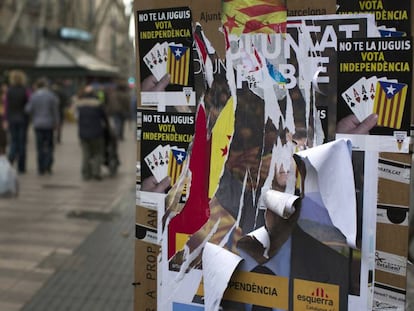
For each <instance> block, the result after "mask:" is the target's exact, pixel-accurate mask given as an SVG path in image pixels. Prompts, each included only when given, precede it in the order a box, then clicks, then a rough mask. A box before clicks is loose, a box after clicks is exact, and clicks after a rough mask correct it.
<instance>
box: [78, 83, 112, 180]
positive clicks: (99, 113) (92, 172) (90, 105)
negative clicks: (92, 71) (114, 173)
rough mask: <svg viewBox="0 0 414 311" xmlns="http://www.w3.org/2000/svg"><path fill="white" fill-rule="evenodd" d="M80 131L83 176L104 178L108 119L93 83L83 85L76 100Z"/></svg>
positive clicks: (97, 178) (86, 177) (85, 178)
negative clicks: (102, 172)
mask: <svg viewBox="0 0 414 311" xmlns="http://www.w3.org/2000/svg"><path fill="white" fill-rule="evenodd" d="M76 107H77V114H78V133H79V138H80V143H81V147H82V167H81V172H82V178H83V179H84V180H89V179H92V178H93V179H96V180H100V179H102V176H101V166H102V164H103V156H104V146H105V145H104V133H105V128H107V127H108V119H107V116H106V114H105V111H104V108H103V106H102V104H101V102H100V100H99V98H98V96H97V94H96V93H95V92H94V90H93V87H92V86H91V85H87V86H85V87H83V88H82V89H81V91H80V93H79V95H78V98H77V100H76Z"/></svg>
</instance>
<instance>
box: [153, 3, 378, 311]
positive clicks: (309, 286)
mask: <svg viewBox="0 0 414 311" xmlns="http://www.w3.org/2000/svg"><path fill="white" fill-rule="evenodd" d="M266 3H268V2H267V1H226V6H229V7H227V9H229V11H226V6H225V7H224V8H223V10H224V11H223V15H222V16H223V25H224V26H223V28H222V33H223V36H224V42H225V44H226V58H225V61H224V62H218V61H217V59H218V55H217V54H216V52H215V49H214V47H212V46H211V44H210V41H209V40H208V38H206V36H205V35H204V32H203V29H202V25H200V24H198V23H197V22H195V31H194V34H193V35H194V41H195V43H196V48H197V55H196V56H195V57H196V59H195V62H196V63H197V64H198V65H199V66H200V67H199V68H198V69H200V74H198V75H197V77H196V79H199V78H202V79H200V80H202V81H199V80H197V81H198V82H200V83H199V84H197V85H198V87H197V89H196V99H197V116H196V120H197V121H196V130H195V135H194V143H193V144H192V145H191V146H190V148H189V153H188V162H187V163H188V165H186V166H185V167H184V169H183V171H182V173H181V175H180V177H179V179H178V181H177V183H176V185H174V186H173V187H172V188H171V189H170V191H169V193H168V194H167V197H166V209H165V210H162V211H159V216H160V215H162V216H160V217H162V219H163V220H162V222H161V223H160V227H159V232H161V233H162V240H161V244H162V248H161V251H162V254H161V257H160V268H159V272H160V278H159V297H158V299H159V300H158V302H159V304H158V305H159V309H160V310H199V309H203V308H204V306H209V308H211V309H209V311H210V310H211V311H214V310H219V309H220V308H222V309H223V310H231V309H233V310H234V309H236V310H240V308H241V306H243V307H248V308H251V307H252V306H265V307H269V308H271V309H273V310H295V309H296V310H303V309H304V308H307V307H309V308H311V307H322V305H320V304H328V305H329V306H330V307H332V308H334V309H336V310H347V309H348V303H352V304H350V305H351V306H352V307H354V308H355V309H356V310H358V309H360V310H365V309H366V306H367V305H369V301H370V299H369V293H366V292H365V291H364V290H360V287H364V288H365V287H368V278H365V276H366V275H368V271H369V262H370V261H369V259H370V258H368V259H367V260H366V261H363V262H362V261H357V262H356V265H358V270H357V273H358V272H359V271H362V270H363V271H364V274H363V277H361V278H358V277H355V280H354V279H352V281H353V284H354V287H355V288H353V291H352V292H351V291H350V287H349V280H350V279H351V278H350V273H353V274H354V273H355V272H350V268H351V267H350V266H349V263H350V260H349V259H350V258H351V257H350V256H351V255H350V254H351V253H352V252H353V248H352V247H355V248H358V247H360V245H361V244H360V243H357V242H358V241H359V240H358V239H357V238H356V237H357V236H359V235H362V233H361V231H359V232H358V231H357V228H359V227H357V225H356V222H357V219H356V218H357V217H356V212H355V205H356V203H355V192H356V190H355V189H353V188H352V187H351V189H350V188H347V189H346V190H347V191H346V192H344V193H343V194H346V195H348V197H347V200H345V201H344V202H343V203H344V205H347V206H346V208H349V209H350V210H351V211H352V210H354V211H353V212H351V213H349V214H348V215H346V216H347V217H345V218H344V219H340V216H341V215H343V214H342V213H343V212H344V210H346V208H345V209H344V206H343V205H341V206H340V207H339V206H338V207H335V206H333V204H332V195H333V196H334V195H338V196H341V197H343V196H342V195H341V193H339V194H338V193H337V191H342V190H344V189H342V188H341V189H339V190H338V189H336V190H335V193H333V194H332V195H331V194H329V191H328V190H326V187H327V184H325V183H319V184H318V185H319V187H320V188H318V189H315V188H311V189H309V190H313V194H314V197H310V196H308V197H307V196H306V193H304V192H303V189H304V188H303V187H302V186H303V185H305V184H306V178H307V176H306V175H301V174H300V170H299V167H298V165H297V162H295V160H294V157H293V155H294V154H295V153H296V152H298V151H300V150H305V151H308V150H309V151H310V150H313V149H316V148H318V147H320V146H321V145H322V143H323V142H324V141H326V140H327V139H329V138H330V140H332V139H333V137H334V136H335V135H334V134H335V133H334V132H335V126H336V100H335V98H336V83H337V80H336V46H337V40H338V38H340V37H344V38H352V37H360V36H361V37H369V36H374V35H375V34H376V28H375V23H374V19H373V17H372V16H371V15H361V16H355V15H353V16H348V15H344V16H337V15H335V16H334V15H332V16H316V17H303V18H295V19H292V20H290V19H289V20H286V19H285V20H284V18H286V17H283V16H285V15H283V14H281V13H283V11H284V10H285V9H283V2H282V1H280V2H279V1H275V2H274V3H276V4H274V5H269V6H266ZM272 4H273V2H272ZM235 6H236V7H237V10H235ZM259 8H260V10H258V9H259ZM263 9H266V10H268V11H266V10H263ZM274 13H275V15H272V14H274ZM269 14H270V15H271V16H275V17H276V16H277V17H276V20H272V23H271V25H272V27H267V28H266V25H264V24H263V23H259V22H258V21H257V19H259V20H260V18H264V19H265V20H266V18H267V17H266V16H270V15H269ZM246 15H247V16H250V17H251V19H252V20H254V23H249V25H246V24H247V22H243V21H246V20H250V19H245V18H244V17H245V16H246ZM240 24H241V25H240ZM236 25H237V27H236ZM247 26H248V27H247ZM236 28H237V29H236ZM263 29H265V31H263ZM236 30H237V31H236ZM217 63H220V64H221V65H222V66H220V67H214V66H213V64H217ZM218 68H220V70H218ZM324 105H325V106H324ZM320 107H325V108H326V115H327V116H329V117H330V119H329V122H327V123H326V128H323V122H322V121H321V118H320V117H319V116H321V115H322V113H319V114H318V111H320V110H318V108H320ZM328 110H329V111H328ZM331 111H333V113H332V112H331ZM198 122H200V123H198ZM197 124H198V125H197ZM337 144H341V141H339V142H336V141H335V142H334V144H333V145H330V146H331V147H332V146H338V145H337ZM322 146H323V145H322ZM328 147H329V146H328ZM323 148H325V147H323ZM332 150H335V151H338V150H337V149H336V148H333V149H332ZM332 150H331V151H332ZM315 152H316V154H318V156H317V157H319V156H320V155H319V154H320V150H319V149H317V150H315ZM338 152H339V153H340V155H341V157H340V158H342V159H344V160H346V161H347V162H346V163H347V166H346V167H347V168H348V169H349V171H348V172H347V173H348V174H347V175H346V176H347V177H352V172H353V168H352V165H351V164H350V161H351V157H350V151H349V149H348V146H346V148H339V151H338ZM213 159H214V160H213ZM335 165H337V164H335V163H334V164H333V163H329V164H327V169H328V170H329V169H332V171H333V172H336V173H338V172H339V170H335V169H333V168H332V166H335ZM341 173H344V172H342V171H341ZM316 175H317V174H316V173H315V174H314V176H313V178H312V176H311V177H309V178H312V180H313V181H315V182H316V181H317V178H316V177H315V176H316ZM331 177H332V178H334V179H335V176H334V175H332V176H331ZM335 180H342V179H341V178H340V177H338V176H336V179H335ZM347 185H348V186H350V185H352V178H350V179H349V183H347ZM328 186H330V184H328ZM321 187H322V188H321ZM184 188H185V189H186V193H187V194H188V200H187V201H186V202H185V203H184V204H178V203H177V202H178V198H179V194H180V193H182V189H184ZM307 188H310V186H307V187H305V190H306V189H307ZM269 190H276V191H280V192H286V193H288V194H291V195H294V194H295V195H298V196H299V197H300V198H301V202H302V203H307V204H312V206H313V207H309V208H308V209H306V208H305V209H304V210H307V211H308V212H309V214H310V215H311V216H312V217H313V218H312V219H310V221H308V220H309V219H304V218H303V219H302V218H300V217H299V216H300V215H301V209H300V208H298V209H297V210H295V212H294V213H293V214H292V215H291V216H290V217H288V218H287V219H283V218H281V217H279V216H278V215H277V214H275V213H273V212H269V210H267V209H266V202H265V201H264V194H265V193H267V191H269ZM352 192H353V195H352ZM304 195H305V196H304ZM192 196H193V199H191V200H189V198H190V197H192ZM374 197H375V195H374ZM324 200H325V201H324ZM189 201H191V203H189ZM315 202H316V203H315ZM339 208H341V210H339ZM360 208H361V211H362V210H363V209H362V206H360ZM338 215H340V216H339V217H338ZM184 216H185V217H184ZM319 216H321V217H319ZM200 218H202V219H201V220H200ZM315 219H318V220H319V221H318V222H315V221H313V220H315ZM193 220H194V223H192V222H193ZM344 222H348V223H349V227H348V228H346V226H344ZM173 223H180V224H184V226H183V227H182V228H187V227H191V228H190V230H189V231H186V232H180V226H176V227H174V228H172V227H171V228H170V225H171V224H173ZM296 224H298V225H296ZM306 225H308V226H306ZM374 231H375V230H374ZM311 233H312V234H313V235H312V234H311ZM371 237H372V236H371ZM370 242H372V240H370ZM309 248H310V249H312V252H308V250H309ZM221 249H222V250H221ZM365 249H368V247H366V248H365ZM365 249H364V250H365ZM358 250H359V249H358ZM212 254H218V255H220V256H223V257H225V258H230V259H228V260H229V261H228V262H227V263H229V264H230V265H229V266H227V267H226V268H225V267H224V266H222V265H220V264H219V263H218V261H217V258H216V257H215V256H214V255H212ZM363 256H364V255H363ZM368 257H369V256H368ZM372 262H373V258H372ZM362 264H365V265H366V267H365V266H364V267H362V268H361V265H362ZM338 266H340V267H341V269H338ZM204 267H208V270H207V269H206V270H205V269H204ZM224 268H225V269H226V271H225V273H224V272H223V269H224ZM227 269H233V270H234V273H233V271H230V270H227ZM365 271H367V273H365ZM229 272H231V273H229ZM204 280H208V281H204ZM211 280H214V282H216V283H215V285H214V286H212V285H211V284H212V283H211ZM225 288H226V290H225V291H224V293H222V292H223V290H224V289H225ZM351 296H355V297H356V298H355V299H354V298H350V297H351ZM308 297H310V298H308ZM312 297H318V298H317V299H316V300H317V301H316V300H313V299H312ZM328 297H329V299H328ZM309 299H310V300H311V301H310V302H309ZM321 301H323V302H321ZM324 307H325V306H324Z"/></svg>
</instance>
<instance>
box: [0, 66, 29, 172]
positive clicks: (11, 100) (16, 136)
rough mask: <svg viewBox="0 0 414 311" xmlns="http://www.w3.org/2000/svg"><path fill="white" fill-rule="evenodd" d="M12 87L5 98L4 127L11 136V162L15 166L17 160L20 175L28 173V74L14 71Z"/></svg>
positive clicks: (12, 73) (11, 74)
mask: <svg viewBox="0 0 414 311" xmlns="http://www.w3.org/2000/svg"><path fill="white" fill-rule="evenodd" d="M9 81H10V86H9V88H8V90H7V93H6V98H5V107H4V108H5V109H4V115H5V122H4V126H5V128H7V129H8V132H9V134H10V148H9V152H8V158H9V161H10V162H11V163H12V164H14V162H15V161H16V160H17V170H18V172H19V173H21V174H22V173H25V172H26V145H27V128H28V125H29V118H28V116H27V114H26V112H25V106H26V104H27V102H28V100H29V98H30V91H29V90H28V88H27V87H26V82H27V79H26V74H25V73H24V72H23V71H21V70H12V71H11V72H10V75H9Z"/></svg>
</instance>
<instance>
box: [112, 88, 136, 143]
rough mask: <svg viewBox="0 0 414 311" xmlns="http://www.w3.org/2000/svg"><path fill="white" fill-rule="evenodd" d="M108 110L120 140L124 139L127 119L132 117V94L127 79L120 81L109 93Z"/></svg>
mask: <svg viewBox="0 0 414 311" xmlns="http://www.w3.org/2000/svg"><path fill="white" fill-rule="evenodd" d="M106 105H107V112H108V116H109V117H110V119H111V121H112V122H113V124H114V128H115V133H116V135H117V137H118V139H119V140H123V139H124V127H125V121H127V120H128V119H129V118H130V111H131V110H130V105H131V95H130V90H129V87H128V83H127V82H126V81H123V80H122V81H118V82H117V84H116V86H115V89H114V90H111V89H110V91H109V92H108V94H107V100H106Z"/></svg>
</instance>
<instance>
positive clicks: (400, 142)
mask: <svg viewBox="0 0 414 311" xmlns="http://www.w3.org/2000/svg"><path fill="white" fill-rule="evenodd" d="M411 70H412V41H411V39H410V38H407V37H405V38H396V37H389V38H371V39H368V38H367V39H353V40H339V41H338V81H340V82H339V83H338V97H337V99H338V106H337V121H338V123H337V137H343V136H346V137H350V138H352V139H353V142H354V143H353V145H354V148H355V149H360V150H376V151H388V152H400V153H406V152H408V147H409V142H410V134H409V131H410V115H411V109H410V108H411V84H412V77H411ZM367 135H368V136H367Z"/></svg>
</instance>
